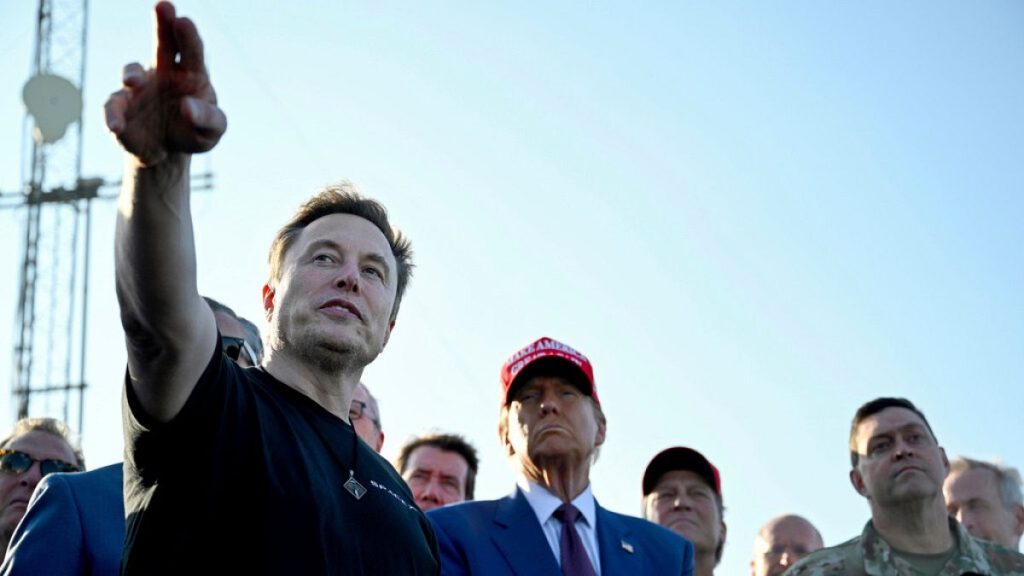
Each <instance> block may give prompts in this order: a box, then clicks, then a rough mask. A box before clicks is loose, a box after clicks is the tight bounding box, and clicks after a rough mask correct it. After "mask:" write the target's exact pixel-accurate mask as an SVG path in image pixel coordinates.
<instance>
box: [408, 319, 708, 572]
mask: <svg viewBox="0 0 1024 576" xmlns="http://www.w3.org/2000/svg"><path fill="white" fill-rule="evenodd" d="M501 386H502V395H501V399H502V403H501V415H500V417H499V420H498V436H499V438H500V439H501V442H502V443H503V445H504V446H505V450H506V453H507V454H508V456H509V459H510V461H511V462H512V463H513V466H514V467H515V469H516V473H517V474H516V475H517V479H516V490H515V492H513V493H512V494H511V495H510V496H507V497H505V498H502V499H499V500H483V501H475V502H465V503H462V504H455V505H453V506H445V507H443V508H437V509H435V510H432V511H430V512H429V513H428V514H427V517H428V518H429V519H430V520H431V521H432V522H433V523H434V528H435V531H436V533H437V539H438V546H439V548H440V551H441V571H442V573H443V574H479V575H487V576H491V575H495V576H502V575H519V576H557V575H559V574H561V575H563V576H567V575H574V576H590V575H600V574H604V575H606V576H609V575H612V576H614V575H618V574H626V575H641V574H684V575H690V574H693V546H692V545H691V544H690V543H689V542H687V541H686V540H685V539H683V538H681V537H680V536H678V535H676V534H673V533H672V532H671V531H669V530H666V529H664V528H662V527H660V526H656V525H654V524H651V523H650V522H645V521H643V520H640V519H638V518H632V517H629V516H624V515H622V514H616V513H614V512H609V511H608V510H605V509H604V508H602V507H601V506H600V505H598V503H597V501H596V500H595V499H594V496H593V494H592V493H591V491H590V467H591V465H592V464H593V462H594V460H595V458H596V454H597V449H598V447H599V446H600V445H601V444H602V443H603V442H604V438H605V431H606V421H605V417H604V413H603V412H602V411H601V404H600V401H599V400H598V396H597V389H596V388H595V387H594V371H593V368H592V366H591V364H590V361H589V360H587V358H586V356H584V355H583V354H581V353H579V352H578V351H576V350H574V349H573V348H571V347H569V346H566V345H565V344H562V343H561V342H558V341H557V340H552V339H551V338H541V339H540V340H537V341H536V342H534V343H533V344H530V345H529V346H527V347H526V348H523V349H522V350H520V351H518V352H516V353H515V354H513V355H512V357H511V358H509V359H508V361H507V362H505V365H504V366H503V367H502V370H501Z"/></svg>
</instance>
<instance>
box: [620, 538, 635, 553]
mask: <svg viewBox="0 0 1024 576" xmlns="http://www.w3.org/2000/svg"><path fill="white" fill-rule="evenodd" d="M621 544H622V549H623V550H625V551H626V552H629V553H630V554H632V553H633V545H632V544H630V543H629V542H626V541H625V540H623V541H622V542H621Z"/></svg>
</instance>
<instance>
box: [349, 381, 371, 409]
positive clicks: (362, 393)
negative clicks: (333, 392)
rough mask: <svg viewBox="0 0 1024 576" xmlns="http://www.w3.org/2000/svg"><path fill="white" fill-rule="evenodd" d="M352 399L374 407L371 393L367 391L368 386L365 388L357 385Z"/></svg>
mask: <svg viewBox="0 0 1024 576" xmlns="http://www.w3.org/2000/svg"><path fill="white" fill-rule="evenodd" d="M352 399H353V400H359V401H360V402H363V403H364V404H366V405H367V406H369V407H372V404H373V403H372V402H370V395H369V394H368V393H367V392H366V388H363V387H362V386H356V390H355V392H354V393H353V394H352Z"/></svg>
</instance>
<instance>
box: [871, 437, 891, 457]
mask: <svg viewBox="0 0 1024 576" xmlns="http://www.w3.org/2000/svg"><path fill="white" fill-rule="evenodd" d="M888 449H889V441H888V440H883V441H880V442H875V443H874V444H872V445H871V447H869V448H868V454H878V453H880V452H885V451H886V450H888Z"/></svg>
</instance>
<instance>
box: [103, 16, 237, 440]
mask: <svg viewBox="0 0 1024 576" xmlns="http://www.w3.org/2000/svg"><path fill="white" fill-rule="evenodd" d="M123 82H124V85H123V87H122V88H121V90H119V91H117V92H114V93H113V94H111V96H110V98H109V99H108V100H107V103H106V105H105V108H104V111H105V114H106V122H107V127H108V128H109V129H110V131H111V132H112V133H113V134H114V135H115V136H116V137H117V140H118V142H119V143H120V144H121V146H122V147H123V148H124V149H125V152H127V159H126V167H125V177H124V185H123V187H122V189H121V196H120V200H119V206H118V220H117V231H116V253H115V258H116V273H117V296H118V301H119V302H120V305H121V323H122V325H123V326H124V331H125V338H126V341H127V346H128V372H129V385H130V386H132V388H133V391H134V392H135V395H136V397H137V398H138V400H139V402H140V404H141V407H142V408H143V410H145V412H146V413H147V415H148V416H150V417H151V418H154V419H156V420H157V421H160V422H166V421H168V420H170V419H172V418H173V417H174V416H175V415H176V414H177V413H178V412H179V411H180V410H181V408H182V406H184V404H185V401H186V400H187V399H188V396H189V394H190V393H191V392H192V389H193V388H194V387H195V384H196V381H197V380H198V379H199V376H200V375H201V374H202V372H203V369H204V368H205V367H206V364H207V363H208V361H209V358H210V355H211V354H212V353H213V347H214V341H215V340H216V337H217V332H216V330H217V329H216V324H215V323H214V318H213V314H212V312H211V311H210V309H209V307H208V306H207V305H206V303H205V302H204V301H203V299H202V298H201V297H200V296H199V292H198V289H197V285H196V258H195V244H194V238H193V233H192V216H191V209H190V205H189V196H190V189H189V163H190V160H191V156H192V154H195V153H200V152H206V151H208V150H210V149H211V148H213V147H214V145H216V143H217V141H218V140H220V137H221V135H223V134H224V130H225V129H226V127H227V119H226V118H225V116H224V113H223V112H221V110H220V109H219V108H218V107H217V97H216V95H215V94H214V91H213V86H212V85H211V84H210V79H209V75H208V74H207V72H206V65H205V64H204V59H203V43H202V40H201V39H200V37H199V33H198V32H197V31H196V27H195V25H194V24H193V23H192V21H191V20H189V19H187V18H178V17H177V16H176V14H175V10H174V6H173V5H171V4H170V3H168V2H161V3H159V4H157V6H156V56H155V61H154V63H153V66H152V67H151V68H149V69H144V68H143V67H142V66H140V65H139V64H129V65H128V66H126V67H125V69H124V78H123Z"/></svg>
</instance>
